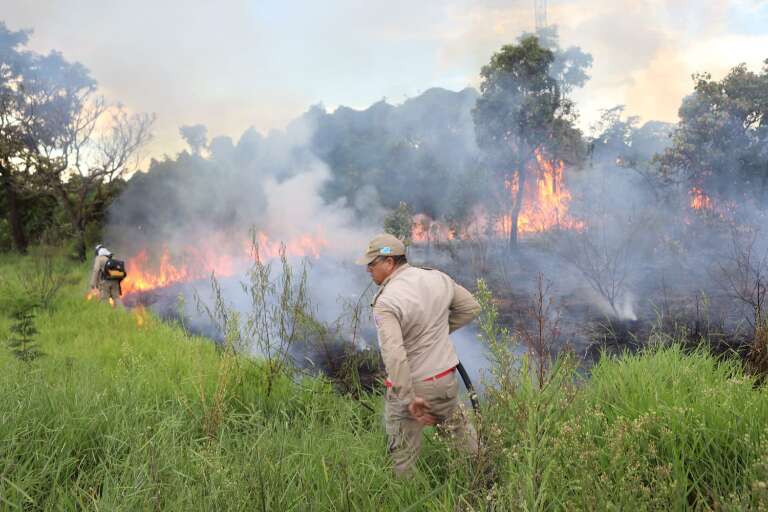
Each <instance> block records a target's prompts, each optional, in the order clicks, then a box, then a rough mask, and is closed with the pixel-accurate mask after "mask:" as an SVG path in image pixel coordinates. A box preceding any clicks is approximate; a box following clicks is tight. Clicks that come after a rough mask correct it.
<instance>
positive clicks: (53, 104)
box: [0, 24, 768, 258]
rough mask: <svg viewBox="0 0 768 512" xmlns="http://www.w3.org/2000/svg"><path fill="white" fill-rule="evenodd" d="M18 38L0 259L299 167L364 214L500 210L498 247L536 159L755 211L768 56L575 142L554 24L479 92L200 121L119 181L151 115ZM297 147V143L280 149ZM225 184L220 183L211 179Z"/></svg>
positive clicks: (7, 116)
mask: <svg viewBox="0 0 768 512" xmlns="http://www.w3.org/2000/svg"><path fill="white" fill-rule="evenodd" d="M28 38H29V32H26V31H15V32H14V31H11V30H9V29H7V28H6V27H5V25H2V24H0V187H1V188H2V194H0V213H2V220H0V249H4V250H7V249H11V248H14V249H16V250H18V251H21V252H24V251H25V250H26V247H27V246H28V244H29V243H30V242H34V241H40V240H62V239H67V240H70V241H71V242H72V245H73V249H74V253H75V254H77V255H78V256H79V257H81V258H82V257H84V256H85V253H86V246H87V244H88V241H89V240H90V239H95V238H97V237H98V236H99V233H100V229H101V226H102V224H103V222H104V220H105V215H106V212H107V208H108V207H109V206H110V205H111V204H113V201H114V200H115V199H116V198H117V197H119V196H120V195H123V196H124V199H125V198H131V197H135V198H136V199H137V200H136V201H127V200H124V201H123V206H122V207H121V208H120V209H119V211H120V212H121V215H123V216H124V217H125V219H123V221H124V222H128V221H129V219H131V220H130V222H134V221H135V222H137V223H141V224H142V225H143V226H148V225H151V224H152V223H153V222H156V223H159V222H160V220H163V219H168V218H174V217H175V216H178V215H179V214H180V212H184V213H185V218H186V217H187V216H188V214H189V212H188V210H189V209H190V208H191V206H190V205H188V204H187V202H186V201H185V198H182V197H181V196H180V197H179V200H177V201H174V200H165V201H154V203H153V204H152V209H151V212H149V210H147V209H146V208H144V206H142V205H146V204H147V201H146V198H147V197H149V196H152V197H154V196H157V194H159V193H160V192H159V191H162V190H170V189H173V188H179V189H183V190H185V191H187V195H188V193H189V192H194V191H196V190H197V189H200V191H206V193H205V194H198V195H199V196H200V197H201V200H205V199H204V198H205V197H206V196H208V195H210V193H209V192H211V191H212V190H213V192H216V193H215V194H213V195H214V196H216V197H217V198H218V200H219V204H220V205H223V206H222V207H221V208H224V209H221V208H219V209H217V210H216V215H214V216H213V217H211V215H210V212H211V210H210V209H208V208H202V209H201V208H197V210H201V212H204V213H201V215H200V219H201V221H205V222H211V221H212V219H213V220H214V221H215V220H216V219H220V221H221V222H222V223H223V224H227V223H231V221H232V219H233V218H234V217H237V216H238V212H237V211H234V210H233V211H229V210H227V208H229V209H232V208H237V204H238V202H237V201H231V200H227V198H226V197H224V196H226V195H227V194H229V193H230V192H229V191H231V190H238V191H242V190H243V186H242V184H243V183H244V182H243V180H244V179H245V180H246V181H245V183H248V184H250V185H252V186H251V187H250V189H251V190H252V192H253V194H255V196H254V198H255V200H256V203H260V202H261V199H259V194H260V193H261V192H260V190H259V186H260V185H259V184H260V181H259V180H258V179H256V178H254V176H263V175H265V174H268V175H271V176H274V177H275V178H276V179H278V180H279V179H283V178H285V177H290V176H291V175H292V174H293V173H295V172H296V171H295V169H296V168H298V167H301V164H302V163H304V162H306V161H309V160H310V159H312V158H315V159H319V160H320V161H322V162H323V163H324V164H325V165H326V166H327V167H328V169H329V179H328V180H327V182H326V183H325V185H324V187H323V190H322V195H323V198H324V200H325V201H326V202H328V203H335V202H338V201H343V202H344V203H345V205H346V207H348V208H351V209H354V210H355V211H356V212H357V213H358V214H360V218H366V217H368V218H369V220H378V221H380V220H381V218H378V219H373V218H371V217H376V216H378V215H381V213H382V212H387V211H395V210H397V209H398V208H399V207H400V205H401V203H405V204H406V205H407V208H408V209H409V211H412V212H421V213H426V214H428V215H430V216H431V217H432V218H435V219H440V220H443V221H445V222H446V223H448V224H455V225H458V224H461V222H463V221H465V220H466V219H467V218H468V217H470V216H471V213H472V208H473V206H474V205H477V204H483V206H485V207H486V209H487V210H488V211H498V212H501V213H503V214H507V215H511V216H512V222H511V225H512V230H511V232H510V238H509V243H510V245H511V246H513V247H514V246H515V244H516V243H517V238H518V233H517V230H516V229H515V228H516V226H517V222H516V219H517V216H518V215H519V213H520V211H521V208H522V206H523V200H524V197H523V190H524V188H525V183H526V182H527V181H530V180H533V179H536V176H535V175H534V174H535V173H536V170H537V168H536V165H537V158H544V159H546V160H550V161H552V162H554V161H563V162H565V163H566V164H567V165H568V167H569V168H571V169H575V170H578V169H582V168H584V167H586V166H590V165H594V164H595V163H596V162H597V163H599V164H600V165H603V166H610V167H612V168H615V169H616V170H617V172H618V171H620V170H627V169H629V170H631V172H633V173H637V175H638V176H641V177H642V178H643V180H645V183H646V184H647V185H648V187H649V188H650V189H652V190H654V191H655V193H656V194H657V195H658V198H659V200H663V198H664V197H668V195H669V193H670V191H672V190H677V191H678V192H679V191H683V195H684V194H685V193H686V192H687V191H688V190H690V189H691V188H694V187H695V188H697V189H701V190H703V191H706V194H707V196H708V198H710V199H711V200H712V201H714V202H716V203H719V204H729V205H730V204H733V205H736V207H738V206H740V205H745V204H747V203H748V204H749V205H750V207H755V206H756V207H758V208H763V207H764V206H765V204H766V192H767V191H768V149H767V148H768V116H766V111H767V110H768V97H767V96H766V91H768V60H766V66H765V67H764V68H763V69H762V70H761V71H760V72H754V71H750V70H749V69H747V67H746V66H745V65H743V64H742V65H739V66H736V67H735V68H734V69H733V70H732V71H731V72H730V73H729V74H728V75H727V76H726V77H724V78H723V79H722V80H715V79H713V78H712V77H711V76H710V75H707V74H700V75H696V76H695V77H694V87H693V91H692V92H691V94H690V95H689V96H687V97H686V98H684V99H683V102H682V105H681V108H680V111H679V114H680V120H679V122H678V124H677V125H674V126H673V125H666V124H664V123H659V122H654V121H651V122H648V123H646V124H644V125H642V126H640V125H639V123H638V119H637V118H634V117H626V116H625V115H624V114H623V107H621V106H618V107H615V108H613V109H609V110H606V111H605V112H603V116H602V118H601V119H600V121H599V122H598V123H596V125H595V126H594V127H593V130H592V133H591V134H585V133H583V132H582V130H581V129H579V127H578V124H577V121H578V115H579V114H578V110H577V108H576V105H575V103H574V101H573V99H572V92H573V91H574V90H575V89H577V88H580V87H582V86H583V85H584V84H585V83H586V82H587V81H588V80H589V75H588V71H589V68H590V66H591V62H592V57H591V56H590V55H589V54H587V53H585V52H583V51H582V50H581V49H580V48H578V47H570V48H565V49H564V48H561V47H560V46H559V44H558V38H557V33H556V31H555V30H554V29H545V30H543V31H540V32H538V33H536V34H524V35H523V36H521V37H520V38H519V39H518V40H517V41H516V42H515V43H513V44H509V45H505V46H503V47H502V48H501V49H500V50H499V51H497V52H496V53H494V54H493V56H492V57H491V59H490V61H489V62H488V64H487V65H485V66H483V68H482V69H481V71H480V76H481V84H480V90H479V91H475V90H473V89H469V88H468V89H465V90H463V91H460V92H451V91H446V90H443V89H430V90H428V91H426V92H424V93H423V94H421V95H419V96H417V97H414V98H411V99H408V100H406V101H405V102H404V103H403V104H401V105H398V106H393V105H390V104H389V103H387V102H386V101H384V100H382V101H381V102H378V103H376V104H374V105H372V106H371V107H369V108H368V109H365V110H363V111H356V110H353V109H349V108H346V107H340V108H338V109H336V110H335V111H334V112H327V111H326V110H325V108H324V107H322V105H316V106H313V107H311V108H310V109H309V110H308V111H307V112H306V113H305V114H303V115H302V116H301V117H300V118H299V119H297V120H296V121H294V122H293V123H291V124H289V126H288V127H287V128H286V129H285V131H284V132H280V133H271V134H269V135H267V136H263V135H261V134H259V133H258V132H256V131H255V130H254V129H252V128H251V129H249V130H247V131H246V132H245V133H243V135H242V137H241V138H240V140H239V141H237V142H234V141H233V140H232V139H231V138H229V137H222V136H220V137H214V138H213V139H211V140H208V135H207V130H206V128H205V126H203V125H196V126H185V127H182V128H181V130H180V133H181V135H182V137H183V138H184V139H185V140H186V141H187V142H188V143H189V146H190V150H189V151H183V152H181V153H180V154H179V155H177V156H176V157H174V158H169V157H166V158H165V160H163V161H156V160H153V161H152V162H151V164H150V166H149V168H148V172H147V173H137V174H134V175H133V176H132V177H131V178H130V179H129V180H127V181H126V180H125V177H126V175H127V174H128V173H130V172H131V171H133V170H134V169H136V164H137V155H138V154H139V150H140V149H141V148H142V147H143V146H144V144H146V142H147V141H148V140H149V138H150V128H151V126H152V123H153V121H154V117H153V116H152V115H148V114H134V115H131V114H129V113H128V112H127V111H126V109H125V108H123V107H121V106H120V105H108V104H107V103H106V102H105V101H104V100H103V98H101V97H100V96H99V95H98V92H97V84H96V82H95V80H94V79H93V78H92V77H91V76H90V73H89V71H88V70H87V69H86V68H85V67H84V66H82V65H80V64H78V63H70V62H68V61H66V60H65V59H64V58H63V56H62V55H61V54H59V53H56V52H52V53H50V54H48V55H40V54H36V53H34V52H31V51H29V50H27V49H25V45H26V43H27V41H28ZM305 133H309V135H308V136H303V135H302V136H299V134H305ZM296 140H301V143H300V144H296V143H295V142H294V143H289V142H287V141H296ZM291 144H293V145H291ZM286 148H287V149H286ZM195 180H198V181H199V182H200V186H199V187H195V186H194V181H195ZM228 181H232V182H233V184H234V185H235V186H232V187H228V186H226V183H227V182H228ZM182 182H184V185H181V183H182ZM211 183H215V184H216V187H215V188H214V189H211V187H210V184H211ZM510 183H514V184H515V187H516V188H514V190H515V191H516V193H515V194H510V193H509V188H510V186H509V184H510ZM238 193H241V192H238ZM153 194H154V195H153ZM678 195H680V194H678ZM254 198H252V199H254ZM745 198H746V199H748V201H747V200H745ZM139 199H143V201H140V200H139ZM251 202H253V201H251ZM126 203H127V204H131V203H135V205H136V206H135V207H133V208H130V207H128V208H126V207H125V204H126ZM165 210H167V211H165ZM193 210H194V208H193ZM195 211H196V210H195ZM206 212H207V213H206ZM192 213H194V212H192ZM251 213H254V214H256V213H258V209H256V210H255V211H254V212H251ZM158 219H160V220H158Z"/></svg>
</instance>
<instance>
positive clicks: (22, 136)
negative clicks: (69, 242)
mask: <svg viewBox="0 0 768 512" xmlns="http://www.w3.org/2000/svg"><path fill="white" fill-rule="evenodd" d="M27 40H28V33H27V32H12V31H9V30H8V29H7V28H6V27H5V25H4V24H2V23H0V186H2V189H3V193H4V203H5V208H6V209H7V211H8V223H9V225H10V228H11V232H12V238H13V240H14V246H15V247H16V248H17V249H18V250H20V251H22V252H23V251H24V250H25V249H26V245H27V236H26V234H25V232H24V223H23V218H22V214H23V213H24V212H23V210H22V206H21V204H22V203H21V199H22V198H21V195H22V192H23V193H24V194H26V195H30V196H32V197H34V198H35V199H37V198H38V197H39V198H46V197H53V198H55V200H56V203H58V207H59V208H60V209H61V210H62V213H63V214H64V217H65V218H66V219H67V222H68V224H69V225H70V229H71V233H72V234H73V235H74V236H75V237H76V239H77V253H78V255H79V257H80V258H81V259H84V258H85V254H86V250H85V239H86V227H87V224H88V222H89V220H92V219H93V218H94V216H96V215H97V213H99V214H100V213H101V212H103V207H104V204H105V203H106V202H107V199H108V198H109V196H110V194H111V193H112V192H113V190H114V186H113V182H116V181H117V180H118V178H120V177H121V176H122V175H123V174H124V173H125V172H126V171H127V170H129V169H130V168H131V167H132V166H133V165H135V164H136V159H135V158H134V157H135V156H136V155H137V151H138V150H139V149H140V148H141V147H142V146H143V145H144V144H145V143H146V142H147V141H148V140H149V136H150V134H149V128H150V126H151V125H152V122H153V120H154V117H153V116H150V115H146V114H137V115H129V114H128V113H127V112H126V110H125V108H124V107H122V106H120V105H118V106H114V107H110V106H108V105H107V104H106V103H105V101H104V99H103V98H101V97H98V96H97V95H96V82H95V80H94V79H93V78H91V76H90V73H89V71H88V70H87V69H86V68H85V67H84V66H82V65H81V64H79V63H70V62H68V61H67V60H65V59H64V57H63V56H62V55H61V54H59V53H57V52H51V53H50V54H48V55H39V54H36V53H34V52H30V51H26V50H24V49H23V45H24V44H26V42H27ZM38 202H39V201H37V200H36V201H35V203H38ZM35 207H36V205H35Z"/></svg>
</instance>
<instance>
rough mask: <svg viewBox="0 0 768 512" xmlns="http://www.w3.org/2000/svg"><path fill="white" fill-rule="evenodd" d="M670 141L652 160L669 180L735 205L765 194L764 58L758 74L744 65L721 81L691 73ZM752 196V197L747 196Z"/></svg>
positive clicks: (767, 109)
mask: <svg viewBox="0 0 768 512" xmlns="http://www.w3.org/2000/svg"><path fill="white" fill-rule="evenodd" d="M693 78H694V80H695V87H694V92H693V93H692V94H691V95H690V96H688V97H687V98H685V100H683V104H682V106H681V107H680V111H679V116H680V121H679V123H678V125H677V128H676V129H675V130H674V132H673V135H672V144H671V146H670V147H669V148H667V149H666V150H665V151H664V152H663V153H662V154H661V155H659V157H658V158H657V160H656V163H657V165H658V171H659V173H660V174H661V176H662V177H663V178H665V179H666V180H667V181H668V183H671V184H683V185H684V186H685V188H686V189H687V190H690V189H693V188H694V187H695V188H697V189H699V190H701V191H703V192H704V193H706V194H707V196H709V197H710V198H712V200H714V201H715V203H720V204H723V203H725V202H727V203H730V205H732V206H733V207H738V206H740V205H743V204H746V203H749V202H755V203H757V204H759V205H762V206H763V207H764V206H765V204H766V199H768V196H767V194H768V59H767V60H766V61H765V67H764V68H763V71H762V73H759V74H758V73H754V72H751V71H749V70H748V69H747V67H746V65H745V64H740V65H738V66H736V67H735V68H733V69H732V70H731V71H730V73H728V75H727V76H726V77H725V78H723V79H722V80H720V81H716V80H712V76H711V75H710V74H708V73H703V74H697V75H694V77H693ZM748 199H751V200H752V201H745V200H748Z"/></svg>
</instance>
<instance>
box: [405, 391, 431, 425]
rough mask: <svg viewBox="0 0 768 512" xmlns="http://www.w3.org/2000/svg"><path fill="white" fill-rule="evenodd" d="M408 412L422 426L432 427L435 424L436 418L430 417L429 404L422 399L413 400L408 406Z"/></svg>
mask: <svg viewBox="0 0 768 512" xmlns="http://www.w3.org/2000/svg"><path fill="white" fill-rule="evenodd" d="M408 411H409V412H410V413H411V416H413V417H414V418H416V421H418V422H419V423H421V424H422V425H434V424H435V423H437V418H435V417H434V416H433V415H432V413H431V412H430V410H429V404H428V403H427V402H426V400H424V399H423V398H419V397H416V398H414V399H413V400H412V401H411V403H410V404H408Z"/></svg>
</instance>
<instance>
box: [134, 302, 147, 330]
mask: <svg viewBox="0 0 768 512" xmlns="http://www.w3.org/2000/svg"><path fill="white" fill-rule="evenodd" d="M131 313H132V314H133V318H134V319H135V320H136V325H137V326H138V327H144V324H145V323H146V321H147V310H146V309H145V308H144V306H142V305H138V306H136V307H135V308H133V309H132V310H131Z"/></svg>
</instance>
